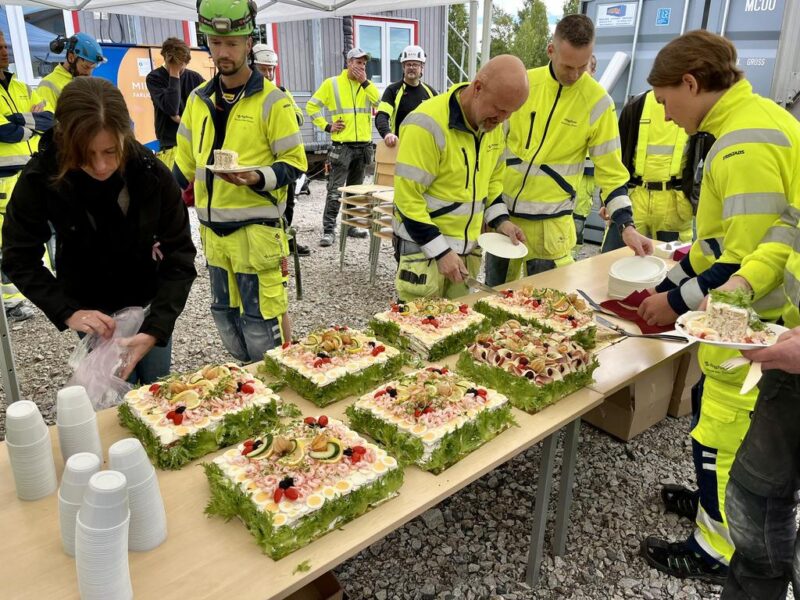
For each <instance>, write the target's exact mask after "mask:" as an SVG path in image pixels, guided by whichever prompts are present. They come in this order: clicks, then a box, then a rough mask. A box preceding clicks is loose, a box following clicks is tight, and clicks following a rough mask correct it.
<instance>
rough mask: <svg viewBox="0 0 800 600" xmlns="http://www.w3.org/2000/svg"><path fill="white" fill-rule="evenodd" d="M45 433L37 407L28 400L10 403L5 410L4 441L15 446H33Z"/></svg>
mask: <svg viewBox="0 0 800 600" xmlns="http://www.w3.org/2000/svg"><path fill="white" fill-rule="evenodd" d="M45 433H47V425H45V422H44V419H43V418H42V413H40V412H39V407H38V406H36V404H34V403H33V402H31V401H30V400H19V401H17V402H12V403H11V404H9V405H8V408H7V409H6V441H8V442H10V443H12V444H15V445H17V446H26V445H28V444H35V443H36V442H38V441H39V440H41V438H42V436H43V435H44V434H45Z"/></svg>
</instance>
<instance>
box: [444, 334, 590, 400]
mask: <svg viewBox="0 0 800 600" xmlns="http://www.w3.org/2000/svg"><path fill="white" fill-rule="evenodd" d="M597 366H598V363H597V360H596V359H595V358H594V357H593V356H592V353H591V352H590V351H589V350H586V349H585V348H584V347H582V346H581V345H579V344H578V343H577V342H576V341H575V340H574V339H573V338H570V337H567V336H566V335H564V334H561V333H555V332H551V333H544V332H542V331H539V330H538V329H536V328H535V327H531V326H529V325H522V324H521V323H519V321H515V320H510V321H508V322H506V323H505V324H504V325H502V326H500V327H499V328H498V329H496V330H494V331H491V332H489V333H486V334H481V335H479V336H478V339H477V340H476V342H475V343H474V344H472V345H471V346H469V347H468V348H467V349H466V350H465V351H464V352H462V353H461V356H460V357H459V359H458V365H457V368H458V370H459V371H460V372H461V373H463V374H464V375H466V376H468V377H471V378H473V379H474V380H475V381H477V382H479V383H482V384H483V385H486V386H489V387H492V388H494V389H496V390H498V391H499V392H502V393H503V394H505V395H506V396H508V399H509V401H510V402H511V404H513V405H514V406H516V407H517V408H519V409H520V410H524V411H526V412H529V413H535V412H538V411H539V410H541V409H543V408H544V407H546V406H548V405H550V404H552V403H553V402H555V401H557V400H559V399H561V398H563V397H564V396H567V395H569V394H571V393H572V392H575V391H577V390H579V389H581V388H583V387H586V386H587V385H589V383H591V381H592V372H593V371H594V370H595V369H596V368H597Z"/></svg>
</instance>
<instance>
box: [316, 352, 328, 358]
mask: <svg viewBox="0 0 800 600" xmlns="http://www.w3.org/2000/svg"><path fill="white" fill-rule="evenodd" d="M317 358H328V353H327V352H317Z"/></svg>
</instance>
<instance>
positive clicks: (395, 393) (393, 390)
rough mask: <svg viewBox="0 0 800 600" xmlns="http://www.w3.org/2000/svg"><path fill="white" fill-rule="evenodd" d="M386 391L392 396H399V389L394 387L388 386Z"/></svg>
mask: <svg viewBox="0 0 800 600" xmlns="http://www.w3.org/2000/svg"><path fill="white" fill-rule="evenodd" d="M386 393H387V394H389V397H391V398H397V390H396V389H394V388H386Z"/></svg>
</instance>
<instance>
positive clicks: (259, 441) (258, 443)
mask: <svg viewBox="0 0 800 600" xmlns="http://www.w3.org/2000/svg"><path fill="white" fill-rule="evenodd" d="M263 445H264V441H263V440H256V441H255V442H253V450H255V449H256V448H259V447H261V446H263Z"/></svg>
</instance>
